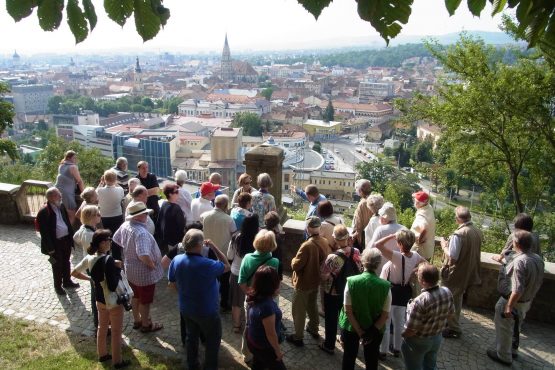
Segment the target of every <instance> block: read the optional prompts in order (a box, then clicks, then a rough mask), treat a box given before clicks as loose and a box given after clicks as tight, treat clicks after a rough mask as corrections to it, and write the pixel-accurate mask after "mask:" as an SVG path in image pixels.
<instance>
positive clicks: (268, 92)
mask: <svg viewBox="0 0 555 370" xmlns="http://www.w3.org/2000/svg"><path fill="white" fill-rule="evenodd" d="M273 93H274V89H273V88H272V87H267V88H265V89H264V90H262V91H261V92H260V95H262V96H263V97H264V99H266V100H268V101H270V100H271V99H272V94H273Z"/></svg>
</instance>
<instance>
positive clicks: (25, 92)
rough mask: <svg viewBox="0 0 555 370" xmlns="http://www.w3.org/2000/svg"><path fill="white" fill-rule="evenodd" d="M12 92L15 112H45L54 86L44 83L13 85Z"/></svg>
mask: <svg viewBox="0 0 555 370" xmlns="http://www.w3.org/2000/svg"><path fill="white" fill-rule="evenodd" d="M12 94H13V103H14V107H15V113H16V114H22V113H23V114H45V113H46V112H47V111H48V99H50V98H51V97H52V96H53V95H54V88H53V86H52V85H46V84H37V85H15V86H12Z"/></svg>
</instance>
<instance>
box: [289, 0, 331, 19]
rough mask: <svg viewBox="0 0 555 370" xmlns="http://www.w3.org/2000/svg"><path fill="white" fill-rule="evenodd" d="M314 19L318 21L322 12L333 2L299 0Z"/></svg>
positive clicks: (329, 0)
mask: <svg viewBox="0 0 555 370" xmlns="http://www.w3.org/2000/svg"><path fill="white" fill-rule="evenodd" d="M297 1H298V2H299V4H301V5H302V6H303V8H305V9H306V10H308V12H309V13H310V14H312V15H313V16H314V18H316V19H318V17H319V16H320V14H322V10H324V8H325V7H327V6H328V5H330V4H331V2H332V0H297Z"/></svg>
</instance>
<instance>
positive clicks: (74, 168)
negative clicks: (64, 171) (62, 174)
mask: <svg viewBox="0 0 555 370" xmlns="http://www.w3.org/2000/svg"><path fill="white" fill-rule="evenodd" d="M69 172H71V174H72V175H73V178H74V179H75V182H76V183H77V187H79V192H83V189H84V186H83V180H82V179H81V174H80V173H79V169H78V168H77V166H71V167H70V168H69Z"/></svg>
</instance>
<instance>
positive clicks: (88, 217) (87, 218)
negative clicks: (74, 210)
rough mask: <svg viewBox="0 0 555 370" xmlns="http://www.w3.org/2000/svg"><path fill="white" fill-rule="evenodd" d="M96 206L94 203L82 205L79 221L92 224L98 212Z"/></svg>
mask: <svg viewBox="0 0 555 370" xmlns="http://www.w3.org/2000/svg"><path fill="white" fill-rule="evenodd" d="M98 212H99V211H98V207H97V206H94V205H88V206H85V207H83V209H82V210H81V223H82V224H83V225H89V226H94V225H95V223H94V219H95V217H96V215H97V214H98Z"/></svg>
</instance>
